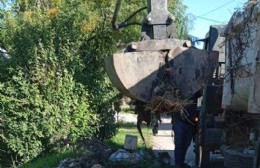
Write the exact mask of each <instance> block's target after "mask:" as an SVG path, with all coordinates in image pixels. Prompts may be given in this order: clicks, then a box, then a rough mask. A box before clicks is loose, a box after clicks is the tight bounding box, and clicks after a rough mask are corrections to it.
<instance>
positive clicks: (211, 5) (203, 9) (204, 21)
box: [183, 0, 248, 38]
mask: <svg viewBox="0 0 260 168" xmlns="http://www.w3.org/2000/svg"><path fill="white" fill-rule="evenodd" d="M247 1H248V0H183V3H184V4H185V5H186V6H187V7H188V9H187V14H188V15H189V16H191V18H194V19H192V20H193V27H194V29H193V30H191V31H190V32H189V34H191V35H193V36H196V37H199V38H204V37H205V35H206V33H207V32H208V30H209V26H210V25H218V24H226V23H228V21H229V19H230V18H231V16H232V14H233V12H234V11H235V10H238V9H243V6H244V3H246V2H247Z"/></svg>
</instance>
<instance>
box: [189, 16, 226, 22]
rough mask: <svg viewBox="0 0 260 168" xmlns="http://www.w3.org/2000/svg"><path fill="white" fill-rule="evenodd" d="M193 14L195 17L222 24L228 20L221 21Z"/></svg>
mask: <svg viewBox="0 0 260 168" xmlns="http://www.w3.org/2000/svg"><path fill="white" fill-rule="evenodd" d="M191 15H192V16H193V17H195V18H199V19H204V20H207V21H211V22H215V23H221V24H224V23H226V22H220V21H217V20H213V19H209V18H205V17H201V16H195V15H193V14H191Z"/></svg>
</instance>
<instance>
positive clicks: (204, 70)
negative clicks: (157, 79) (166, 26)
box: [169, 47, 218, 98]
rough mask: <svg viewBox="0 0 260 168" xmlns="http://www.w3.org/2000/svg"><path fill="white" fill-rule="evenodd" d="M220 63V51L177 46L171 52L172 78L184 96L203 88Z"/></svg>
mask: <svg viewBox="0 0 260 168" xmlns="http://www.w3.org/2000/svg"><path fill="white" fill-rule="evenodd" d="M217 64H218V52H215V51H214V52H209V51H205V50H199V49H195V48H185V47H177V48H176V49H174V50H173V51H171V52H170V55H169V66H170V68H171V73H170V74H171V80H172V81H173V82H174V83H175V85H176V86H177V88H178V89H179V90H180V91H181V93H182V95H183V96H184V98H187V97H190V96H192V94H194V93H196V92H197V91H198V90H200V89H203V88H204V86H205V85H206V84H207V83H208V81H209V80H210V79H211V78H212V76H213V72H214V70H215V69H216V66H217Z"/></svg>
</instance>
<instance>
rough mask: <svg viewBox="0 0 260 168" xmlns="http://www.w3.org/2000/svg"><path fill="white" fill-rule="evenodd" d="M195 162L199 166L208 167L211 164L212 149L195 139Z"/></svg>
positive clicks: (200, 167)
mask: <svg viewBox="0 0 260 168" xmlns="http://www.w3.org/2000/svg"><path fill="white" fill-rule="evenodd" d="M194 150H195V164H196V166H197V167H198V168H207V167H208V165H209V159H210V151H209V150H208V149H207V148H206V147H205V146H202V145H200V144H199V143H198V140H197V139H196V141H195V148H194Z"/></svg>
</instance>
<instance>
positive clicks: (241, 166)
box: [224, 149, 254, 168]
mask: <svg viewBox="0 0 260 168" xmlns="http://www.w3.org/2000/svg"><path fill="white" fill-rule="evenodd" d="M224 166H225V168H252V167H253V166H254V155H250V154H244V153H243V149H228V150H226V151H225V154H224Z"/></svg>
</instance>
